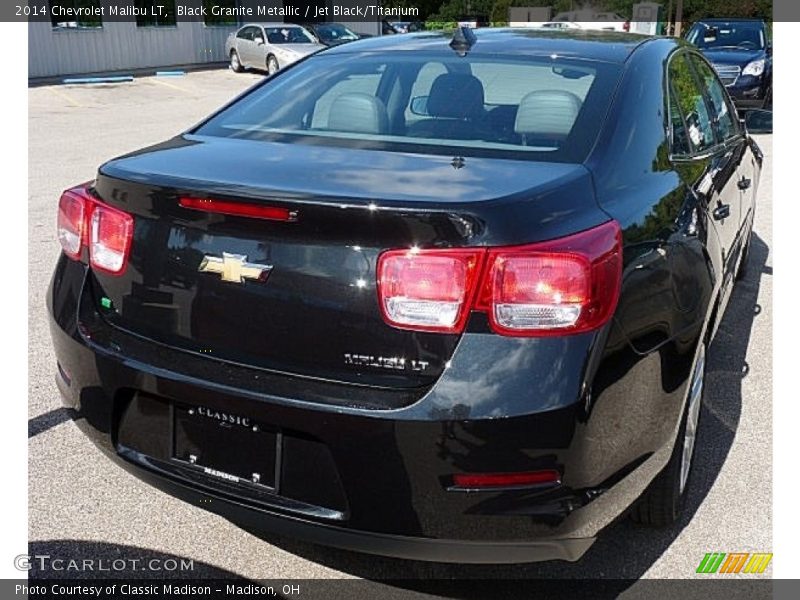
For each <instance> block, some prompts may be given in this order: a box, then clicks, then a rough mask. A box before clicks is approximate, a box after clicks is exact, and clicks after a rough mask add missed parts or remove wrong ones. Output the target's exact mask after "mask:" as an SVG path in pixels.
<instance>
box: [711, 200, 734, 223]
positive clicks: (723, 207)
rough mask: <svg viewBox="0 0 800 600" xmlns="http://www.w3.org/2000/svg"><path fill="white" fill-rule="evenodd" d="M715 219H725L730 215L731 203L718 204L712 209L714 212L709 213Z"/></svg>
mask: <svg viewBox="0 0 800 600" xmlns="http://www.w3.org/2000/svg"><path fill="white" fill-rule="evenodd" d="M711 214H712V215H713V217H714V220H716V221H722V219H727V218H728V217H730V216H731V205H730V204H718V205H717V208H715V209H714V212H713V213H711Z"/></svg>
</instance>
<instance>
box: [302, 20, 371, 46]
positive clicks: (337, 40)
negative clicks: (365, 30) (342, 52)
mask: <svg viewBox="0 0 800 600" xmlns="http://www.w3.org/2000/svg"><path fill="white" fill-rule="evenodd" d="M305 27H306V29H308V30H309V31H310V32H311V33H313V34H314V37H316V38H317V39H318V40H319V43H320V44H325V45H326V46H338V45H339V44H346V43H347V42H354V41H356V40H358V39H361V36H360V35H359V34H357V33H356V32H355V31H353V30H352V29H350V28H349V27H346V26H345V25H342V24H341V23H309V24H307V25H306V26H305Z"/></svg>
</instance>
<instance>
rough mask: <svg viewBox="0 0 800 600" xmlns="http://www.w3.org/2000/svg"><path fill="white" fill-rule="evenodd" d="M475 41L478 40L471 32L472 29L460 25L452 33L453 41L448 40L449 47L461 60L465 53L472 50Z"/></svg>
mask: <svg viewBox="0 0 800 600" xmlns="http://www.w3.org/2000/svg"><path fill="white" fill-rule="evenodd" d="M477 41H478V38H477V37H476V35H475V32H474V31H472V28H471V27H466V26H464V25H461V26H459V27H457V28H456V30H455V31H454V32H453V39H452V40H450V47H451V48H452V49H453V50H455V53H456V54H458V55H459V56H460V57H461V58H464V57H465V56H466V55H467V53H468V52H469V51H470V50H472V46H473V45H475V42H477Z"/></svg>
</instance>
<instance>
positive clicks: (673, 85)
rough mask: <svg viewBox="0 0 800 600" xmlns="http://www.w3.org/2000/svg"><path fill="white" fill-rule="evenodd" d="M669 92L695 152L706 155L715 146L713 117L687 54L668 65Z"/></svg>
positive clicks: (681, 55)
mask: <svg viewBox="0 0 800 600" xmlns="http://www.w3.org/2000/svg"><path fill="white" fill-rule="evenodd" d="M669 83H670V86H669V87H670V90H671V92H672V94H673V95H674V99H675V102H676V104H677V110H678V111H679V112H680V114H681V115H682V116H683V120H684V122H685V127H686V134H687V137H688V138H689V144H690V147H691V150H692V152H694V153H699V152H704V151H705V150H708V149H710V148H712V147H713V146H714V145H715V144H716V137H715V135H714V126H713V123H712V116H711V114H710V112H709V109H708V104H707V102H706V98H705V96H704V94H703V89H702V88H701V86H700V82H699V81H698V79H697V77H695V75H694V72H693V70H692V69H691V67H690V65H689V62H688V59H687V57H686V55H685V54H679V55H677V56H674V57H673V59H672V60H671V61H670V64H669Z"/></svg>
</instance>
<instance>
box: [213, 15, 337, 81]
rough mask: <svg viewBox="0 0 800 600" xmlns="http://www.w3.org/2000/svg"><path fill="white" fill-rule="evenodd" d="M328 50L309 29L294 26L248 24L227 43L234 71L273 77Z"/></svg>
mask: <svg viewBox="0 0 800 600" xmlns="http://www.w3.org/2000/svg"><path fill="white" fill-rule="evenodd" d="M323 48H325V46H324V45H322V44H320V43H318V42H317V40H316V39H315V38H314V36H312V35H311V34H310V33H309V32H308V31H307V30H306V29H304V28H303V27H300V26H299V25H291V24H285V23H284V24H281V23H278V24H275V23H272V24H268V25H259V24H252V23H251V24H248V25H244V26H243V27H241V28H240V29H239V30H238V31H236V32H235V33H231V34H230V35H229V36H228V39H227V40H225V55H226V56H227V57H228V58H229V60H230V65H231V69H232V70H233V71H235V72H236V73H240V72H242V71H244V70H245V69H259V70H262V71H266V72H267V73H269V74H270V75H273V74H275V73H277V72H278V71H279V70H280V69H282V68H284V67H285V66H287V65H290V64H292V63H293V62H295V61H298V60H300V59H301V58H303V57H304V56H308V55H309V54H312V53H314V52H316V51H317V50H321V49H323Z"/></svg>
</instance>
